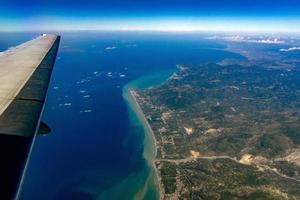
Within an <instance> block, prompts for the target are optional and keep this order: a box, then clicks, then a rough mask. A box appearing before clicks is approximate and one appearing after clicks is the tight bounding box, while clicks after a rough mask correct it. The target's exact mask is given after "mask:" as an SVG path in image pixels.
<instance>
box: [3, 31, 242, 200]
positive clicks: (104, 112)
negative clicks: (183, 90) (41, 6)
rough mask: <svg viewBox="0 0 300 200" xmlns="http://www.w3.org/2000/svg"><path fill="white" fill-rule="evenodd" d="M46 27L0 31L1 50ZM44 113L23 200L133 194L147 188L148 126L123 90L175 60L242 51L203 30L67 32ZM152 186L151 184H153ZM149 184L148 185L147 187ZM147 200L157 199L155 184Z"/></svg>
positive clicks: (216, 57)
mask: <svg viewBox="0 0 300 200" xmlns="http://www.w3.org/2000/svg"><path fill="white" fill-rule="evenodd" d="M38 34H39V33H35V32H29V33H28V32H26V33H0V51H3V50H5V49H7V48H9V47H11V46H15V45H17V44H19V43H22V42H25V41H26V40H29V39H31V38H34V37H36V36H38ZM60 34H61V36H62V38H61V43H60V49H59V53H58V56H57V61H56V65H55V69H54V72H53V76H52V81H51V84H50V86H49V93H48V98H47V102H46V106H45V110H44V113H43V121H45V122H46V123H47V124H48V125H49V126H50V127H51V129H52V133H51V134H49V135H47V136H39V137H37V139H36V141H35V145H34V148H33V152H32V155H31V158H30V163H29V166H28V170H27V173H26V176H25V181H24V184H23V190H22V194H21V199H22V200H23V199H24V200H41V199H42V200H53V199H58V200H68V199H72V200H91V199H97V200H98V199H105V200H107V199H109V200H110V199H112V200H113V199H122V200H126V199H133V197H134V196H136V193H137V192H139V191H140V190H142V189H143V188H144V184H145V182H146V180H145V179H146V178H147V175H145V174H147V173H150V172H149V171H150V170H149V166H148V164H147V162H145V159H144V157H143V150H144V137H145V134H144V129H143V127H142V125H138V124H133V121H134V120H132V119H131V116H132V113H131V114H130V112H131V111H130V108H128V106H127V104H126V102H125V100H124V98H123V96H122V88H123V87H124V86H125V85H126V84H128V83H129V82H131V81H134V80H137V79H141V78H143V77H151V75H152V74H159V73H162V74H163V72H165V71H168V70H169V71H170V70H175V69H176V67H175V66H176V64H199V63H203V62H216V61H219V60H222V59H223V58H225V57H226V58H228V57H236V56H238V55H236V54H233V53H229V52H225V51H223V50H222V48H224V46H223V45H222V44H217V43H215V42H212V41H208V40H204V39H201V38H203V35H201V34H178V33H176V34H175V33H133V32H63V33H60ZM147 187H148V186H145V188H146V190H148V189H147ZM145 188H144V189H145ZM146 193H147V195H146V196H144V197H143V198H145V199H155V197H156V196H157V195H156V194H153V193H155V190H153V189H149V191H147V192H146Z"/></svg>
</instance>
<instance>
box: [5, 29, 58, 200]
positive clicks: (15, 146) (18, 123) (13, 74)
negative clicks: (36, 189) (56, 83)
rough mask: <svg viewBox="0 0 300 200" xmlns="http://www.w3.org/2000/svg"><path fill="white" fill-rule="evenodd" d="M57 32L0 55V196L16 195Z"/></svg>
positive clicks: (37, 119) (35, 127)
mask: <svg viewBox="0 0 300 200" xmlns="http://www.w3.org/2000/svg"><path fill="white" fill-rule="evenodd" d="M59 42H60V36H57V35H46V34H43V35H42V36H40V37H38V38H36V39H33V40H31V41H28V42H26V43H23V44H21V45H19V46H17V47H15V48H14V49H11V50H8V51H6V52H4V53H3V54H1V55H0V159H1V165H0V199H1V200H11V199H16V198H17V196H18V194H17V193H18V191H19V186H20V184H21V182H22V176H23V173H24V171H25V170H24V169H25V168H26V163H27V160H28V157H29V154H30V150H31V147H32V144H33V141H34V138H35V135H36V134H37V132H38V127H39V124H40V117H41V114H42V110H43V107H44V103H45V98H46V94H47V89H48V85H49V81H50V78H51V74H52V69H53V66H54V62H55V58H56V55H57V50H58V46H59Z"/></svg>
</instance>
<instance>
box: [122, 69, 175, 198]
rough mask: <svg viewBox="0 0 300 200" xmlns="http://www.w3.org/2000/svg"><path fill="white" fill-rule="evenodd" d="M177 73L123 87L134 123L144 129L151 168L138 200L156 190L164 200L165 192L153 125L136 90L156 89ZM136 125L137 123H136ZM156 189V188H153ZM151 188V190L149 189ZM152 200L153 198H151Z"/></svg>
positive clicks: (162, 73) (147, 78)
mask: <svg viewBox="0 0 300 200" xmlns="http://www.w3.org/2000/svg"><path fill="white" fill-rule="evenodd" d="M174 72H176V68H173V69H169V70H166V71H163V72H160V73H155V74H151V75H147V76H143V77H141V78H139V79H136V80H134V81H132V82H129V83H128V84H127V85H125V86H124V87H123V89H122V90H123V98H124V99H125V101H126V103H127V106H128V109H129V114H132V115H133V116H132V117H133V118H134V121H137V122H138V126H141V127H142V128H143V130H144V131H143V132H144V136H145V138H144V152H143V157H144V158H145V161H146V162H147V164H148V167H149V168H150V173H149V174H148V177H147V180H146V181H145V184H144V187H143V188H141V189H140V191H139V192H138V193H136V195H135V198H134V199H136V200H140V199H147V198H144V197H145V196H147V194H148V192H149V191H150V190H151V189H154V190H155V193H156V195H155V196H156V198H155V199H162V198H163V190H162V185H161V177H160V174H159V171H158V169H157V168H156V166H155V163H156V161H157V160H156V154H157V143H156V137H155V135H154V132H153V130H152V127H151V125H150V124H149V122H148V120H147V119H146V116H145V114H144V112H143V110H142V108H141V107H140V104H139V103H138V100H137V97H136V95H138V93H137V92H136V90H138V89H144V88H149V87H154V86H157V85H160V84H163V83H164V82H165V81H167V80H168V79H169V78H170V77H171V76H172V75H173V74H174ZM134 123H136V122H134ZM151 186H152V187H154V188H151ZM147 187H148V188H147ZM149 187H150V188H149ZM151 199H152V198H151Z"/></svg>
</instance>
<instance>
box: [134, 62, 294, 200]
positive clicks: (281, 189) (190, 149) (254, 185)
mask: <svg viewBox="0 0 300 200" xmlns="http://www.w3.org/2000/svg"><path fill="white" fill-rule="evenodd" d="M137 92H138V96H137V100H138V102H139V104H140V105H141V107H142V109H143V111H144V113H145V115H146V116H147V117H148V121H149V123H150V125H151V127H152V129H153V131H154V134H155V136H156V139H157V147H158V154H157V159H158V160H160V161H161V164H160V165H158V170H159V171H160V174H161V182H162V185H163V190H164V193H165V198H166V199H167V198H173V197H174V196H172V195H175V197H174V198H179V199H300V189H299V188H300V185H299V183H300V180H299V181H297V178H300V177H299V176H300V175H299V174H300V166H299V165H300V164H299V163H300V157H297V156H296V155H297V154H295V153H294V154H292V153H293V152H295V151H298V150H299V149H300V71H298V70H296V69H295V70H284V69H270V68H263V67H257V66H253V67H243V66H239V65H229V66H220V65H216V64H205V65H199V66H183V67H180V69H179V71H178V72H177V73H176V74H174V75H173V76H172V77H171V78H170V79H169V80H168V81H167V82H165V83H164V84H163V85H161V86H158V87H154V88H149V89H144V90H141V91H137ZM201 157H205V158H201ZM286 157H288V158H289V159H290V161H289V160H286ZM297 159H298V160H297ZM167 161H173V162H167ZM178 194H180V195H179V196H176V195H178Z"/></svg>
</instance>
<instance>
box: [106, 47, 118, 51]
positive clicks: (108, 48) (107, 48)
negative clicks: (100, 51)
mask: <svg viewBox="0 0 300 200" xmlns="http://www.w3.org/2000/svg"><path fill="white" fill-rule="evenodd" d="M116 48H117V47H106V48H105V50H113V49H116Z"/></svg>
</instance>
